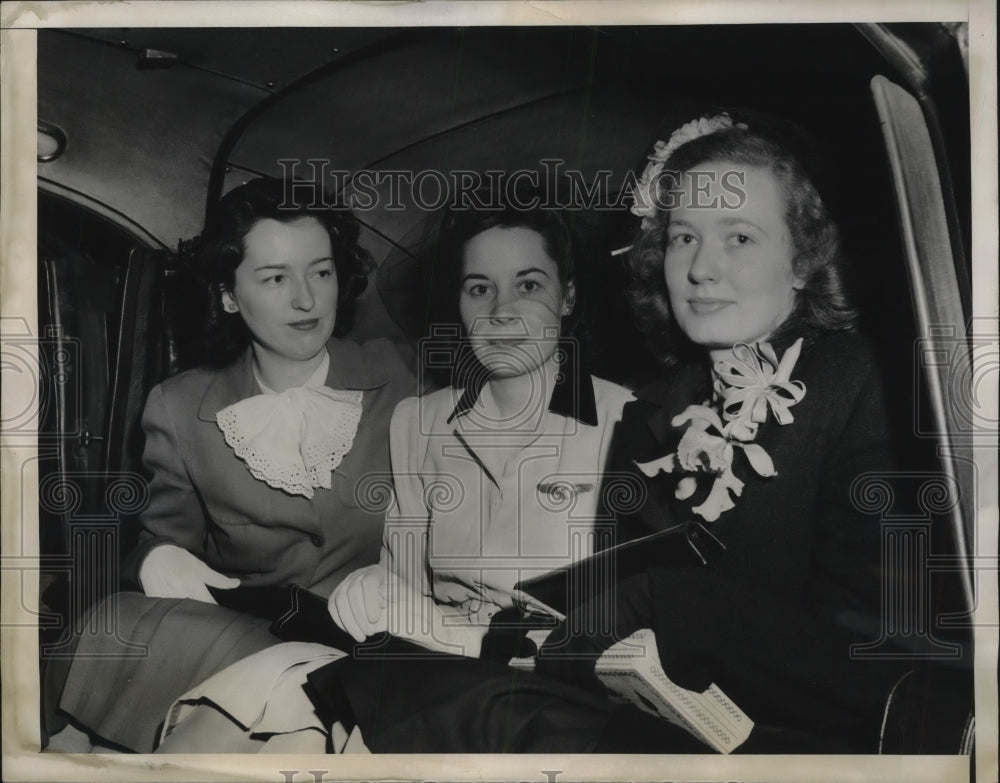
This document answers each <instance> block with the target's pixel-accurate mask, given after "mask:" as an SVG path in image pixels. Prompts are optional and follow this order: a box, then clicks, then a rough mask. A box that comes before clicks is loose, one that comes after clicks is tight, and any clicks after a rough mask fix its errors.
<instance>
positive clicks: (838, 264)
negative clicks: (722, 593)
mask: <svg viewBox="0 0 1000 783" xmlns="http://www.w3.org/2000/svg"><path fill="white" fill-rule="evenodd" d="M734 119H736V118H735V117H734ZM746 121H747V123H748V124H749V128H739V127H736V126H734V127H732V128H728V129H725V130H721V131H716V132H715V133H711V134H709V135H706V136H701V137H699V138H697V139H694V140H692V141H689V142H687V143H686V144H684V145H682V146H681V147H679V148H678V149H677V150H676V151H675V152H674V154H673V155H671V156H670V158H669V159H667V161H666V162H665V163H664V172H669V176H670V177H675V176H679V175H682V174H684V173H686V172H690V171H692V170H695V169H696V168H697V167H698V166H699V165H703V164H706V163H709V162H725V163H732V164H734V165H736V166H748V167H753V168H763V169H767V170H769V171H771V172H772V173H773V174H774V175H775V177H777V179H778V182H779V183H780V185H781V188H782V191H783V193H784V196H785V223H786V224H787V226H788V230H789V234H790V235H791V240H792V246H793V253H794V254H793V256H792V270H793V271H794V273H795V274H796V276H797V277H799V279H801V280H802V281H803V283H804V285H803V287H802V289H801V290H800V291H796V304H795V309H794V310H793V311H792V314H791V315H790V316H789V317H788V318H787V319H786V320H785V322H784V323H782V324H781V326H779V327H778V329H777V330H776V331H775V333H774V335H773V336H774V337H776V338H779V339H780V337H781V335H782V334H784V333H785V332H787V331H788V330H789V329H790V328H792V326H793V325H794V324H804V325H807V326H811V327H814V328H817V329H821V330H830V331H851V330H853V329H854V328H855V326H856V324H857V321H858V313H857V311H856V310H855V309H854V307H853V306H852V305H851V304H850V302H849V300H848V296H847V292H846V286H845V282H844V274H845V270H844V258H843V256H842V252H841V242H840V232H839V230H838V228H837V225H836V224H835V223H834V221H833V218H832V217H831V215H830V213H829V212H828V210H827V208H826V206H825V205H824V203H823V200H822V199H821V198H820V195H819V192H818V191H817V189H816V187H815V185H814V184H813V180H812V178H811V177H810V176H809V173H808V170H807V165H806V163H805V162H804V159H803V157H801V156H800V155H799V154H797V153H796V152H793V151H792V150H798V149H808V148H809V147H808V146H806V145H807V144H808V143H809V142H808V141H807V140H806V137H805V134H804V132H803V131H802V130H801V129H799V128H797V127H794V126H792V125H791V124H787V123H779V122H776V121H770V122H768V121H767V120H764V119H763V118H760V117H757V118H747V120H746ZM663 184H666V183H665V182H664V183H663ZM660 201H661V202H664V203H665V204H666V202H667V201H669V200H668V199H660ZM669 225H670V210H669V209H660V208H659V207H658V208H657V211H656V214H655V216H654V217H653V218H652V225H651V226H650V227H649V228H648V229H646V230H643V231H642V232H640V236H639V237H638V239H637V241H636V242H635V243H634V245H633V247H632V250H631V251H630V253H629V256H628V262H627V263H628V265H629V268H630V270H631V273H632V275H631V284H630V286H629V291H628V297H629V300H630V303H631V306H632V311H633V314H634V316H635V319H636V324H637V326H638V327H639V330H640V331H641V332H643V333H644V334H645V335H646V337H647V339H648V340H649V342H650V344H651V347H652V348H653V349H654V352H655V353H656V354H657V355H658V356H659V357H660V358H661V360H662V361H663V363H664V364H667V365H670V364H674V363H676V362H677V361H678V360H680V359H681V358H682V356H691V355H694V354H695V351H694V350H693V348H694V346H692V344H691V343H690V341H689V340H688V339H687V337H686V336H685V335H684V334H683V332H682V331H681V330H680V328H679V327H678V326H677V324H676V321H675V320H674V318H673V315H672V313H671V311H670V299H669V297H668V294H667V285H666V280H665V278H664V273H663V256H664V250H665V247H666V239H667V228H668V226H669Z"/></svg>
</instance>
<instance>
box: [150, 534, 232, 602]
mask: <svg viewBox="0 0 1000 783" xmlns="http://www.w3.org/2000/svg"><path fill="white" fill-rule="evenodd" d="M139 583H140V584H141V585H142V591H143V592H144V593H145V594H146V595H148V596H149V597H150V598H192V599H194V600H195V601H204V602H205V603H208V604H214V603H215V602H216V601H215V599H214V598H212V594H211V593H210V592H208V587H209V586H211V587H221V588H224V589H226V590H231V589H232V588H234V587H238V586H239V584H240V580H239V579H235V578H233V577H229V576H226V575H225V574H220V573H219V572H218V571H216V570H215V569H213V568H209V567H208V566H207V565H206V564H205V563H203V562H202V561H201V560H199V559H198V558H197V557H195V556H194V555H192V554H191V553H190V552H188V551H187V550H186V549H182V548H181V547H179V546H175V545H174V544H163V545H161V546H158V547H156V548H154V549H153V550H152V551H150V553H149V554H148V555H146V558H145V559H144V560H143V561H142V566H140V568H139Z"/></svg>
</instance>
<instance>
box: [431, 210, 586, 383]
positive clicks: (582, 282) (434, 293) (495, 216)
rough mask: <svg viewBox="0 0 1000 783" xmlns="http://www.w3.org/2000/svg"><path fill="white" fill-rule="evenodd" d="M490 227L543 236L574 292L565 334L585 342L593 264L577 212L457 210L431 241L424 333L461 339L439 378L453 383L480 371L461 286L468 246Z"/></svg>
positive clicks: (440, 339)
mask: <svg viewBox="0 0 1000 783" xmlns="http://www.w3.org/2000/svg"><path fill="white" fill-rule="evenodd" d="M491 228H526V229H529V230H531V231H534V232H536V233H537V234H539V235H540V236H541V238H542V246H543V247H544V248H545V252H546V254H547V255H548V256H549V258H551V259H552V260H553V261H554V262H555V263H556V266H557V268H558V270H559V283H560V285H561V287H562V290H563V293H564V294H565V291H566V286H567V285H569V283H571V282H572V283H573V286H574V289H575V293H576V298H575V302H574V306H573V310H572V312H571V313H570V314H569V315H566V316H563V319H562V324H561V331H562V337H564V338H572V339H574V340H576V341H578V342H581V343H584V345H585V344H586V343H587V338H588V333H587V325H586V317H587V314H588V310H589V308H588V303H587V299H588V294H589V292H590V290H591V286H590V285H589V284H588V281H587V279H585V278H587V273H588V270H589V269H590V267H591V266H592V265H591V264H588V263H586V262H585V261H584V260H583V257H584V253H585V249H584V247H583V244H584V243H583V242H582V238H581V232H580V228H581V227H580V226H579V225H577V221H576V215H575V214H573V213H572V212H567V211H565V210H562V209H548V208H545V209H543V208H540V207H536V208H532V209H519V208H515V207H513V206H503V207H500V208H495V209H476V208H471V207H470V208H465V209H461V208H456V209H454V210H451V211H449V212H447V213H445V215H444V216H443V219H442V222H441V224H440V228H439V229H438V232H437V236H438V240H437V242H435V243H433V244H432V253H431V255H432V257H431V258H429V259H427V260H426V261H427V264H426V267H427V269H428V270H429V275H428V279H427V280H426V282H425V284H426V286H427V290H428V297H427V302H428V319H427V321H426V324H425V327H426V328H425V333H426V334H427V336H428V337H429V338H430V342H429V346H434V344H435V343H438V344H441V345H444V344H445V343H451V345H454V344H455V342H454V341H455V340H456V338H457V340H458V345H459V351H458V354H457V355H456V356H455V362H454V368H453V369H452V370H451V371H450V372H451V377H449V378H442V379H441V380H442V381H444V382H449V383H451V384H452V385H454V386H465V385H467V383H468V380H467V377H466V376H467V374H468V373H469V372H472V373H477V372H479V371H482V368H481V367H479V366H478V362H477V361H476V360H475V358H474V356H473V354H472V352H471V348H470V347H469V346H468V343H467V340H466V337H467V335H466V330H465V327H464V325H463V324H462V317H461V313H460V310H459V294H460V292H461V290H462V270H463V263H464V259H465V247H466V245H467V244H468V243H469V241H470V240H471V239H472V238H473V237H476V236H478V235H479V234H481V233H483V232H484V231H488V230H489V229H491Z"/></svg>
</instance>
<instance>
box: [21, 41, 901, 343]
mask: <svg viewBox="0 0 1000 783" xmlns="http://www.w3.org/2000/svg"><path fill="white" fill-rule="evenodd" d="M831 48H832V49H834V50H836V51H837V56H836V57H835V58H830V57H829V56H827V55H826V54H825V52H826V51H829V50H831ZM144 49H155V50H159V51H165V52H170V53H172V54H174V55H176V63H175V64H174V65H173V66H172V67H166V68H155V69H142V68H139V67H137V56H138V53H139V52H141V51H142V50H144ZM709 55H711V56H709ZM885 71H886V67H885V63H884V61H883V60H881V58H880V57H879V56H878V54H877V52H875V51H874V49H873V48H872V47H871V46H870V44H868V43H867V42H866V41H865V40H864V38H863V36H861V35H859V34H858V32H857V30H856V29H855V28H853V27H852V26H850V25H814V26H810V25H773V26H747V25H731V26H726V25H724V26H716V27H707V26H706V27H620V28H617V27H605V28H584V27H551V28H547V27H535V28H475V27H472V28H416V29H408V30H401V29H390V28H379V29H369V28H356V29H341V28H337V29H302V28H268V29H231V28H226V29H209V28H201V29H193V28H192V29H184V28H160V29H147V30H137V29H130V30H74V31H72V32H67V31H49V30H43V31H40V32H39V35H38V82H39V83H38V112H39V114H38V116H39V120H40V121H45V122H48V123H51V124H53V125H56V126H58V127H59V128H61V129H62V130H63V131H64V132H65V134H66V136H67V146H66V150H65V152H64V154H63V155H62V156H61V157H59V158H58V159H56V160H54V161H52V162H48V163H40V164H39V177H40V182H41V183H42V186H43V187H44V186H45V182H46V181H49V182H52V183H56V184H57V185H58V186H59V187H60V188H62V189H64V190H65V189H68V190H70V191H77V192H79V193H82V194H86V195H87V196H89V197H90V198H93V199H95V200H96V201H98V202H100V203H102V204H104V205H106V206H107V207H109V208H110V209H112V210H114V211H117V212H119V213H121V214H123V215H125V216H127V217H128V218H130V219H131V220H133V221H135V222H136V223H138V224H139V225H141V226H142V227H144V228H145V229H146V230H147V231H148V232H149V233H150V234H151V235H152V236H153V237H155V238H157V239H158V240H159V241H160V242H162V243H163V244H164V245H166V246H168V247H175V246H176V244H177V242H178V241H179V240H180V239H182V238H186V237H190V236H193V235H194V234H196V233H197V232H198V231H199V230H200V228H201V225H202V223H203V220H204V215H205V209H206V199H207V198H210V197H212V196H216V197H217V196H218V195H221V193H223V192H225V191H226V190H228V189H230V188H231V187H233V186H235V185H236V184H239V183H240V182H241V181H245V180H246V179H248V178H250V177H252V176H255V175H257V174H272V175H275V174H281V173H282V169H281V166H280V165H279V163H278V160H279V159H280V158H296V159H300V160H305V159H308V158H318V159H323V160H326V161H329V165H330V168H331V169H338V170H344V171H349V172H356V171H358V170H361V169H374V170H387V169H410V170H426V169H439V170H442V171H448V170H453V169H457V168H468V169H474V170H480V171H481V170H486V169H502V170H505V171H512V170H515V169H518V168H527V169H538V168H539V161H541V160H542V159H545V158H559V159H561V160H563V161H565V166H566V168H570V169H579V170H580V171H582V172H583V174H584V178H585V179H589V178H590V177H591V176H592V175H593V174H594V172H596V171H597V170H598V169H607V170H610V171H611V172H613V173H612V176H611V178H610V182H611V183H612V185H613V186H614V187H615V188H617V187H620V186H621V184H622V183H623V181H624V178H625V175H626V173H627V172H628V171H630V170H633V171H635V170H638V169H639V168H641V166H642V164H643V157H644V155H645V154H646V153H647V151H648V150H649V149H650V147H651V145H652V143H653V141H655V140H656V139H657V138H665V137H666V134H668V133H669V132H670V130H671V129H672V128H675V127H677V126H678V125H679V124H681V123H683V122H684V121H686V120H688V119H690V118H691V117H693V116H697V114H698V113H701V112H702V111H704V110H705V109H706V108H710V107H712V106H713V105H723V106H751V107H754V108H757V109H761V110H764V111H776V112H778V113H784V114H792V116H793V117H794V118H795V119H796V120H798V121H799V122H801V123H803V124H804V125H806V126H807V127H809V128H810V129H811V130H812V131H813V132H815V133H816V134H817V135H818V136H819V138H820V142H821V143H825V144H826V145H827V146H832V148H833V149H835V150H838V151H839V152H840V154H841V155H843V156H844V161H843V162H845V163H849V164H850V165H851V166H853V167H854V168H855V170H857V169H858V167H859V166H860V167H862V168H863V167H869V168H870V169H871V170H874V167H875V166H878V165H881V164H882V161H883V158H882V156H883V154H884V153H883V152H882V142H881V137H880V133H879V127H878V123H877V119H876V118H875V115H874V110H873V108H872V105H871V99H870V97H869V88H868V81H869V80H870V78H871V77H872V76H873V75H875V74H876V73H880V72H885ZM693 107H697V108H693ZM220 146H221V147H222V150H221V153H220ZM213 167H214V169H215V176H214V177H213ZM303 173H306V174H308V172H307V171H305V172H303ZM884 185H885V183H884V182H880V183H875V185H874V186H872V187H869V188H868V189H866V191H865V192H864V193H863V194H861V196H860V198H861V199H862V200H865V201H867V202H868V203H869V204H871V205H873V206H872V208H870V209H869V208H867V205H866V204H862V205H861V206H862V208H860V209H859V208H857V207H858V203H857V202H856V201H855V203H854V204H853V206H854V207H855V209H852V212H853V214H854V215H855V216H860V218H858V217H856V218H855V219H860V220H861V221H862V222H865V221H866V222H867V226H861V227H860V229H861V233H862V234H865V233H868V232H869V231H870V230H875V231H876V232H880V233H881V234H882V235H886V230H885V227H886V225H888V222H887V221H891V219H892V214H891V212H887V211H886V209H887V205H889V204H891V197H888V193H887V192H886V191H884V190H883V189H882V188H883V187H884ZM210 189H211V190H213V191H214V192H213V193H209V191H210ZM380 201H381V203H382V204H384V203H385V199H381V200H380ZM407 206H408V205H407ZM622 211H623V210H618V212H619V213H620V212H622ZM359 217H360V218H361V220H362V221H363V222H364V223H365V224H366V226H367V229H366V233H365V235H364V237H363V241H364V242H365V244H366V246H367V247H369V249H370V250H371V251H372V253H373V255H374V256H375V259H376V261H377V262H381V261H383V260H384V259H385V258H386V257H387V256H390V255H392V254H393V253H398V252H399V250H400V247H405V246H406V245H407V243H408V241H409V240H411V239H412V238H413V237H414V236H416V235H419V234H420V233H421V223H422V222H423V220H424V218H425V214H424V213H422V212H421V211H420V210H416V209H403V210H390V209H384V208H382V207H381V206H379V207H377V208H375V209H370V210H366V211H364V212H359ZM619 219H620V218H619ZM886 236H889V237H890V238H891V241H892V242H895V236H894V235H891V232H890V235H886ZM368 296H369V295H368V294H366V298H368ZM384 326H385V324H384V323H373V324H372V330H373V331H376V332H377V331H378V330H379V329H382V328H383V327H384Z"/></svg>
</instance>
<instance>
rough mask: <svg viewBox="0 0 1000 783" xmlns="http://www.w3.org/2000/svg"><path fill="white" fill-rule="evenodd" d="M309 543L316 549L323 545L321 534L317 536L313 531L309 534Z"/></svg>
mask: <svg viewBox="0 0 1000 783" xmlns="http://www.w3.org/2000/svg"><path fill="white" fill-rule="evenodd" d="M309 543H310V544H312V545H313V546H314V547H316V548H317V549H319V548H320V547H321V546H323V536H318V535H316V534H315V533H314V534H313V535H311V536H309Z"/></svg>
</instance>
